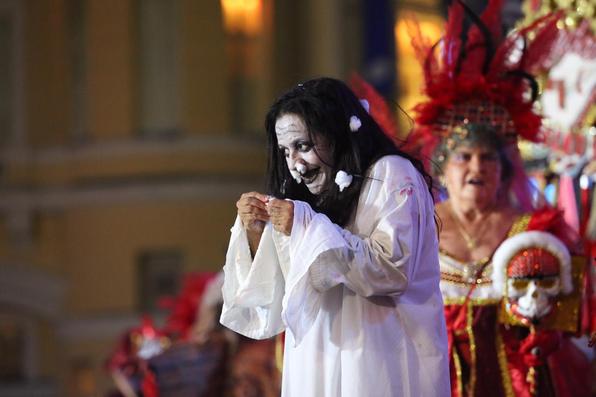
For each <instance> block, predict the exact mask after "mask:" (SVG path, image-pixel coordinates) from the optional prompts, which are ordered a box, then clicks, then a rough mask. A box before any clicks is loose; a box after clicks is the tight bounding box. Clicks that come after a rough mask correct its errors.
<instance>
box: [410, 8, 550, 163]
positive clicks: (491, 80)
mask: <svg viewBox="0 0 596 397" xmlns="http://www.w3.org/2000/svg"><path fill="white" fill-rule="evenodd" d="M501 8H502V0H490V1H489V3H488V5H487V7H486V9H485V11H484V12H483V13H482V15H481V16H480V17H478V16H477V15H476V14H474V12H472V11H471V10H470V9H469V8H468V6H467V5H466V4H465V3H463V2H462V1H460V0H457V1H455V2H454V3H453V5H452V6H451V7H450V9H449V18H448V22H447V26H446V32H445V35H444V37H443V38H442V40H441V41H440V42H439V43H436V44H434V45H433V44H432V43H429V42H428V40H426V39H425V38H424V37H423V36H422V34H421V32H420V28H419V26H417V25H415V26H410V34H411V35H412V45H413V47H414V50H415V53H416V56H417V58H418V59H419V60H420V61H421V63H422V66H423V72H424V80H425V85H424V89H423V92H424V93H425V94H426V95H427V96H428V98H429V99H428V100H427V101H426V102H423V103H420V104H419V105H417V106H416V107H415V108H414V111H415V113H416V116H415V120H416V123H417V126H416V131H415V135H418V137H417V138H416V140H417V141H418V142H417V143H418V144H419V145H421V146H422V147H424V148H425V149H426V150H433V148H434V147H435V146H436V144H437V143H438V141H439V140H441V139H443V138H446V137H448V136H449V135H450V134H451V133H452V132H453V131H454V128H455V127H457V126H462V124H468V123H480V124H489V125H491V126H492V128H493V129H495V130H496V131H497V132H498V133H500V134H502V135H503V136H504V137H505V138H506V139H507V140H508V141H509V142H515V141H516V138H517V135H520V136H522V137H523V138H525V139H528V140H531V141H540V140H541V137H540V134H539V131H540V126H541V118H540V116H539V115H538V114H536V113H535V112H534V109H533V105H534V101H535V99H536V97H537V95H538V85H537V83H536V81H535V80H534V78H533V77H532V76H531V75H530V74H529V73H528V71H531V70H533V67H534V65H539V64H540V63H541V62H542V61H543V59H544V58H545V57H547V56H548V53H549V49H550V47H551V46H552V44H553V42H554V41H555V39H556V37H557V27H556V21H557V17H556V16H555V15H553V14H551V15H547V16H545V17H543V18H540V19H539V20H536V21H535V22H534V23H533V24H532V25H530V26H528V27H526V28H524V29H520V30H518V31H515V32H512V33H511V34H510V35H508V36H507V37H503V34H502V26H501V18H500V14H501ZM466 16H467V17H469V18H470V19H471V21H472V26H471V28H470V29H469V30H468V31H467V32H463V23H464V17H466ZM431 153H432V152H427V153H425V154H426V155H428V156H429V157H430V154H431Z"/></svg>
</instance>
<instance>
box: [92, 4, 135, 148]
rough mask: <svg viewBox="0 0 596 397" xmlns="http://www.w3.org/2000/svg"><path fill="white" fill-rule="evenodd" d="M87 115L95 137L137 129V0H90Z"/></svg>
mask: <svg viewBox="0 0 596 397" xmlns="http://www.w3.org/2000/svg"><path fill="white" fill-rule="evenodd" d="M85 4H86V7H87V9H86V17H87V21H88V23H87V25H86V27H87V32H86V36H87V46H86V49H87V52H86V54H85V55H86V58H87V61H86V65H87V70H86V73H87V87H86V88H87V103H88V108H87V115H88V124H87V126H88V130H89V131H88V132H89V135H90V136H91V137H92V139H93V140H96V141H106V140H113V139H122V138H126V137H129V136H131V135H132V134H133V131H134V128H135V117H136V116H135V106H134V101H135V98H134V91H135V77H134V74H133V71H134V39H135V38H134V35H133V32H134V30H133V27H134V24H133V19H132V18H133V11H134V10H133V4H134V1H133V0H87V1H86V3H85Z"/></svg>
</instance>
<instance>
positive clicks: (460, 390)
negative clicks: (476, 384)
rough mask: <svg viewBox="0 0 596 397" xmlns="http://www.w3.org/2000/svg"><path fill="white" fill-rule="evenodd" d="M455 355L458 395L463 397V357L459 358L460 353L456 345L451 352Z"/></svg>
mask: <svg viewBox="0 0 596 397" xmlns="http://www.w3.org/2000/svg"><path fill="white" fill-rule="evenodd" d="M451 355H452V356H453V364H454V365H455V377H456V378H457V391H458V393H457V395H458V397H463V395H464V390H463V383H462V382H463V381H462V376H463V375H462V371H461V359H460V358H459V354H457V352H456V350H455V347H454V348H453V352H451Z"/></svg>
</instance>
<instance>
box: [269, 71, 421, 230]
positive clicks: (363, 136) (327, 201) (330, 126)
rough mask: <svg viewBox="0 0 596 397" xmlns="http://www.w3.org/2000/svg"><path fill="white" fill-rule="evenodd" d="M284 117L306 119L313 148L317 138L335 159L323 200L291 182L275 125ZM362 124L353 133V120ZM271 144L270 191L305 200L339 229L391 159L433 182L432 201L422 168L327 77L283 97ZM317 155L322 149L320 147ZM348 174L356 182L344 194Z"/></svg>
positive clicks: (275, 108)
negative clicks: (373, 171)
mask: <svg viewBox="0 0 596 397" xmlns="http://www.w3.org/2000/svg"><path fill="white" fill-rule="evenodd" d="M284 114H294V115H297V116H299V117H301V118H302V120H303V121H304V124H305V126H306V128H307V130H308V133H309V136H310V139H311V141H312V142H316V141H318V139H314V138H315V136H317V137H320V138H322V141H325V142H326V143H327V144H328V146H329V149H330V152H331V153H332V157H333V160H332V164H328V165H329V166H330V167H331V170H332V174H331V175H330V177H329V178H327V180H326V183H325V186H324V187H323V190H322V192H321V193H320V194H318V195H313V194H311V193H310V192H309V191H308V190H307V188H306V187H305V186H304V184H299V183H297V182H296V181H295V180H294V179H293V178H292V176H291V174H290V172H289V170H288V167H287V164H286V160H285V157H284V153H283V151H282V150H280V149H279V148H278V142H277V136H276V134H275V123H276V121H277V119H278V118H280V117H281V116H283V115H284ZM352 116H356V117H358V118H359V119H360V121H361V126H360V128H359V129H358V130H357V131H351V130H350V118H351V117H352ZM265 128H266V131H267V143H268V170H267V191H268V194H270V195H272V196H275V197H277V198H289V199H294V200H302V201H305V202H307V203H309V204H310V206H311V207H312V208H313V209H314V210H315V211H317V212H320V213H323V214H325V215H327V216H328V217H329V218H330V219H331V221H333V222H334V223H336V224H338V225H340V226H345V225H346V224H347V223H348V222H349V221H350V220H351V217H352V215H353V214H354V212H355V209H356V206H357V204H358V197H359V195H360V190H361V188H362V184H363V182H364V178H365V174H366V171H367V170H368V168H369V167H370V166H371V165H372V164H373V163H375V161H377V160H378V159H380V158H381V157H383V156H386V155H399V156H402V157H404V158H406V159H408V160H410V162H412V164H413V165H414V167H415V168H416V169H417V170H418V172H420V173H421V174H422V175H423V176H424V179H425V180H426V182H427V185H428V189H429V192H431V195H432V178H431V177H430V176H429V175H428V174H427V173H426V172H425V171H424V167H423V166H422V163H421V162H420V161H419V160H418V159H415V158H414V157H412V156H410V155H409V154H407V153H405V152H403V151H401V150H400V149H399V148H398V146H397V144H396V142H395V140H393V139H391V138H390V137H388V136H387V135H386V134H385V133H384V132H383V130H382V129H381V127H379V125H378V124H377V123H376V122H375V120H374V119H373V118H372V117H371V116H370V115H369V114H368V112H367V111H366V110H365V109H364V107H363V106H362V104H361V103H360V101H359V99H358V98H357V97H356V96H355V95H354V93H353V92H352V90H350V88H349V87H348V86H347V85H346V84H345V83H343V82H342V81H340V80H337V79H333V78H328V77H323V78H317V79H313V80H309V81H306V82H304V83H302V84H299V85H298V86H296V87H294V88H293V89H291V90H290V91H288V92H287V93H285V94H283V95H282V96H281V97H279V98H278V99H277V100H276V101H275V102H274V103H273V105H272V106H271V108H270V109H269V112H268V113H267V116H266V120H265ZM315 150H316V147H315ZM340 170H343V171H345V172H347V173H348V174H350V175H353V177H354V179H353V181H352V183H351V184H350V186H349V187H347V188H346V189H344V190H343V191H342V192H340V191H339V188H338V186H337V185H336V184H335V182H334V177H335V174H336V173H337V172H338V171H340Z"/></svg>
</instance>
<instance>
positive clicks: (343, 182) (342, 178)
mask: <svg viewBox="0 0 596 397" xmlns="http://www.w3.org/2000/svg"><path fill="white" fill-rule="evenodd" d="M353 179H354V177H353V176H352V175H350V174H348V173H347V172H345V171H338V172H337V174H335V184H336V185H337V186H338V187H339V191H340V192H343V191H344V189H345V188H347V187H348V186H350V185H351V184H352V180H353Z"/></svg>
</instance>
